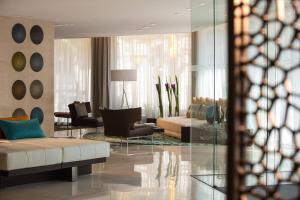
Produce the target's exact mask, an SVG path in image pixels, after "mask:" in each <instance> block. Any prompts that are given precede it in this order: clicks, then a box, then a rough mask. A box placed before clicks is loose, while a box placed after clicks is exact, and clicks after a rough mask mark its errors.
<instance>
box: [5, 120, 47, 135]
mask: <svg viewBox="0 0 300 200" xmlns="http://www.w3.org/2000/svg"><path fill="white" fill-rule="evenodd" d="M0 128H1V129H2V131H3V133H4V135H5V137H6V139H8V140H17V139H25V138H43V137H46V136H45V133H44V132H43V130H42V128H41V126H40V123H39V121H38V120H37V119H33V120H28V121H5V120H0Z"/></svg>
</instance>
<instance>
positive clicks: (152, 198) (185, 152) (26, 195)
mask: <svg viewBox="0 0 300 200" xmlns="http://www.w3.org/2000/svg"><path fill="white" fill-rule="evenodd" d="M128 151H129V152H128V155H127V149H126V147H125V148H124V146H123V148H121V147H120V146H119V145H113V146H112V147H111V157H110V158H109V159H108V160H107V162H106V163H104V164H97V165H94V166H93V173H92V175H87V176H82V177H80V178H79V180H78V182H64V181H49V182H43V183H35V184H27V185H22V186H16V187H10V188H5V189H3V190H0V200H31V199H37V200H54V199H58V200H68V199H76V200H83V199H86V200H102V199H103V200H165V199H166V200H190V199H192V200H193V199H200V200H202V199H204V200H223V199H225V196H224V194H223V193H221V192H219V191H216V190H214V189H212V188H211V187H209V186H207V185H205V184H203V183H202V182H200V181H198V180H196V179H194V178H192V177H191V176H190V175H191V174H205V173H207V174H209V173H211V170H212V164H213V162H212V161H211V160H212V159H211V158H212V157H211V153H212V147H211V146H210V145H198V146H185V147H178V146H137V145H131V146H129V149H128ZM224 152H225V151H224V149H221V150H220V151H219V154H218V155H219V156H220V159H219V163H220V166H219V168H218V170H224V169H223V168H224V159H225V158H224V157H225V153H224ZM221 163H223V165H221Z"/></svg>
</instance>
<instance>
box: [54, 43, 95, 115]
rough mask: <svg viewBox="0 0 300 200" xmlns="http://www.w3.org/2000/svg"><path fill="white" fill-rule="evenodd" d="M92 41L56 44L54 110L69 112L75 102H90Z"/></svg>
mask: <svg viewBox="0 0 300 200" xmlns="http://www.w3.org/2000/svg"><path fill="white" fill-rule="evenodd" d="M90 83H91V40H90V39H89V38H83V39H59V40H55V42H54V110H55V111H68V104H70V103H72V102H73V101H89V100H90V92H91V91H90Z"/></svg>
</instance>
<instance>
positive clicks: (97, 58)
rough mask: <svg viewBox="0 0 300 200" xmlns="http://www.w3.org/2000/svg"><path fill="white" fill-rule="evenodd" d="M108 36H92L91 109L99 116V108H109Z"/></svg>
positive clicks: (109, 40) (109, 41)
mask: <svg viewBox="0 0 300 200" xmlns="http://www.w3.org/2000/svg"><path fill="white" fill-rule="evenodd" d="M110 43H111V39H110V38H109V37H101V38H99V37H98V38H92V45H91V46H92V72H91V73H92V74H91V78H92V83H91V86H92V88H91V89H92V90H91V91H92V98H91V99H92V110H93V115H94V116H95V117H99V116H101V114H100V108H109V83H110V45H111V44H110Z"/></svg>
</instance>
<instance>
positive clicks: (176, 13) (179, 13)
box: [174, 12, 185, 16]
mask: <svg viewBox="0 0 300 200" xmlns="http://www.w3.org/2000/svg"><path fill="white" fill-rule="evenodd" d="M184 14H185V13H183V12H175V13H174V15H178V16H180V15H184Z"/></svg>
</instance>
